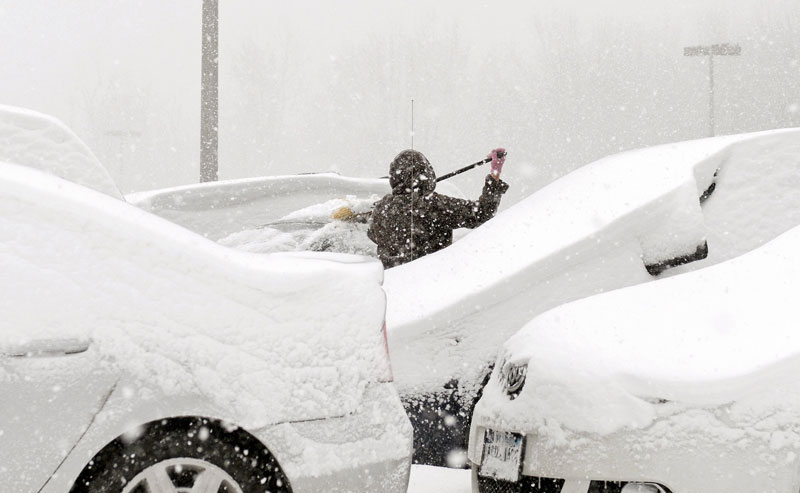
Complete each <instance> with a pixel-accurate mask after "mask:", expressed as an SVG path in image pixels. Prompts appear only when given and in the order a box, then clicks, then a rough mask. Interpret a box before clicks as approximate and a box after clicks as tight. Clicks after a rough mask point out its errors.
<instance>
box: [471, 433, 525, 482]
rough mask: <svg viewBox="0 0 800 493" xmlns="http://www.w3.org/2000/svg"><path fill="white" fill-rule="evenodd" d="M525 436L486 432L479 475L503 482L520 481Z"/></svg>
mask: <svg viewBox="0 0 800 493" xmlns="http://www.w3.org/2000/svg"><path fill="white" fill-rule="evenodd" d="M523 442H524V436H523V435H521V434H519V433H511V432H509V431H495V430H486V432H485V434H484V437H483V457H482V458H481V467H480V469H479V470H478V474H480V475H481V476H489V477H492V478H495V479H500V480H503V481H519V474H520V469H521V466H522V451H523Z"/></svg>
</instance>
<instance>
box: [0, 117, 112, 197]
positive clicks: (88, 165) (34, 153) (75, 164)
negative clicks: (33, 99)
mask: <svg viewBox="0 0 800 493" xmlns="http://www.w3.org/2000/svg"><path fill="white" fill-rule="evenodd" d="M0 162H9V163H14V164H19V165H21V166H28V167H30V168H34V169H38V170H40V171H44V172H46V173H50V174H52V175H55V176H58V177H61V178H63V179H65V180H69V181H71V182H73V183H78V184H80V185H84V186H87V187H89V188H92V189H94V190H97V191H98V192H103V193H105V194H107V195H110V196H112V197H116V198H119V199H121V198H122V194H121V193H120V192H119V190H118V189H117V186H116V185H115V184H114V180H112V178H111V175H109V174H108V171H106V169H105V168H104V167H103V166H102V165H101V164H100V162H99V161H98V160H97V158H96V157H95V156H94V154H92V151H90V150H89V148H88V147H87V146H86V144H84V143H83V141H81V139H80V138H78V136H77V135H75V134H74V133H73V132H72V130H70V129H69V128H67V127H66V126H65V125H64V124H63V123H61V122H60V121H58V120H56V119H55V118H53V117H51V116H48V115H43V114H41V113H37V112H35V111H31V110H26V109H22V108H15V107H11V106H2V105H0Z"/></svg>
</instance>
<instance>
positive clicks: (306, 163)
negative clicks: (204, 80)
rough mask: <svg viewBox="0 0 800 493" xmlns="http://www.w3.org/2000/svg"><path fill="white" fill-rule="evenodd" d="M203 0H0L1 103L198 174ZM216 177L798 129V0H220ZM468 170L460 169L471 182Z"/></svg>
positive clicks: (115, 165) (534, 178) (442, 165)
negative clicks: (712, 101)
mask: <svg viewBox="0 0 800 493" xmlns="http://www.w3.org/2000/svg"><path fill="white" fill-rule="evenodd" d="M200 4H201V2H200V0H175V1H157V0H150V1H143V0H141V1H132V0H131V1H113V0H73V1H70V2H63V1H55V0H35V1H29V2H20V1H15V0H0V42H2V46H3V48H2V49H0V63H2V66H3V67H4V71H3V72H4V75H3V77H0V103H2V104H10V105H16V106H24V107H29V108H33V109H36V110H39V111H43V112H46V113H50V114H54V115H55V116H57V117H59V118H61V119H62V120H63V121H65V122H66V123H67V124H68V125H70V126H71V127H72V128H73V129H74V130H75V131H76V132H77V133H78V134H79V135H80V136H81V137H82V138H84V140H86V141H87V143H88V144H89V145H90V147H92V148H93V150H94V151H95V152H96V154H98V156H99V157H100V158H101V160H102V161H103V162H104V163H105V164H106V166H107V167H108V168H109V170H110V171H111V173H112V175H114V177H115V179H116V180H117V181H118V182H120V183H121V185H122V188H123V189H124V190H125V191H133V190H142V189H148V188H155V187H161V186H168V185H174V184H180V183H190V182H195V181H196V180H197V175H198V167H199V166H198V156H199V152H198V150H197V149H198V146H199V143H198V141H199V136H198V133H199V131H198V127H199V102H198V98H199V73H200V53H199V49H200V32H199V30H200ZM221 4H222V5H221V7H220V70H221V98H220V105H221V108H220V112H221V122H220V133H221V134H220V145H221V149H220V153H221V161H220V175H221V177H222V178H233V177H241V176H254V175H263V174H284V173H294V172H307V171H325V170H337V171H339V172H342V173H346V174H354V175H361V176H380V175H383V174H384V173H385V167H386V164H387V163H388V161H389V160H390V159H391V158H392V157H393V156H394V155H395V154H396V153H397V152H398V151H400V150H402V148H404V147H407V146H408V142H409V135H408V128H407V127H408V123H409V122H408V117H409V115H408V100H409V99H411V98H412V97H413V98H415V100H416V104H417V109H418V111H417V115H416V117H417V118H416V120H417V134H416V137H415V143H416V144H417V146H416V147H417V148H418V149H420V150H422V151H423V152H425V153H426V154H428V156H429V157H430V158H431V160H432V162H433V163H434V165H435V166H436V168H437V171H438V172H440V173H444V172H446V171H449V170H451V169H453V168H455V167H457V166H460V165H463V164H467V163H469V162H473V161H475V160H476V159H478V158H480V157H482V155H483V154H485V153H486V151H488V150H489V149H491V148H492V147H495V146H498V145H505V146H506V147H508V148H509V149H510V150H511V157H510V158H509V166H508V173H507V174H508V177H509V180H512V181H513V180H516V184H517V186H515V187H513V188H512V191H514V194H515V195H514V197H515V198H516V199H518V198H520V197H521V196H523V195H525V194H527V193H530V192H531V191H533V190H535V189H536V188H539V187H541V186H542V185H544V184H546V183H547V182H549V181H551V180H552V179H554V178H555V177H557V176H559V175H561V174H564V173H565V172H567V171H569V170H571V169H574V168H575V167H577V166H580V165H582V164H585V163H586V162H588V161H591V160H593V159H597V158H599V157H601V156H603V155H605V154H608V153H610V152H616V151H618V150H621V149H627V148H631V147H639V146H643V145H650V144H655V143H661V142H669V141H673V140H682V139H688V138H696V137H703V136H705V135H706V129H707V99H706V94H705V92H704V91H705V87H706V85H705V84H706V80H705V77H706V73H707V70H706V67H705V65H704V62H703V61H702V60H699V59H685V58H683V56H682V47H683V46H686V45H691V44H698V43H712V42H720V41H735V42H739V43H741V44H742V47H743V56H742V57H740V59H738V60H720V62H719V63H718V64H717V69H718V78H719V87H718V89H719V91H718V114H717V119H718V123H719V132H720V133H731V132H739V131H751V130H760V129H765V128H774V127H779V126H791V125H800V119H798V114H797V103H800V94H799V93H798V91H799V90H800V82H798V80H800V77H798V75H800V67H798V58H800V49H798V46H797V43H798V41H797V40H798V39H800V36H798V34H800V32H799V29H800V28H798V27H797V25H798V24H799V23H800V22H798V21H800V16H799V13H800V5H799V4H800V2H797V1H796V0H701V1H698V0H661V1H634V0H602V1H582V0H569V1H562V0H558V1H556V0H550V1H544V0H542V1H536V2H528V1H493V2H471V1H449V0H448V1H437V2H426V1H421V0H417V1H402V2H401V1H395V2H389V1H351V2H345V1H336V2H332V1H293V2H279V1H257V0H221ZM480 181H481V176H480V173H476V174H474V175H470V176H465V177H461V178H459V182H458V184H459V185H461V186H462V188H464V189H465V190H466V191H468V192H471V191H473V189H475V192H477V189H478V188H479V184H480Z"/></svg>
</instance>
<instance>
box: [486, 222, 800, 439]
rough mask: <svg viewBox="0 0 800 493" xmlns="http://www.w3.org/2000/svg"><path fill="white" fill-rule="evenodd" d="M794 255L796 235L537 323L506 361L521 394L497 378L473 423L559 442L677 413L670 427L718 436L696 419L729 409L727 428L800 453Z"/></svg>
mask: <svg viewBox="0 0 800 493" xmlns="http://www.w3.org/2000/svg"><path fill="white" fill-rule="evenodd" d="M798 250H800V228H795V229H792V230H791V231H789V232H787V233H785V234H783V235H782V236H780V237H779V238H777V239H776V240H773V241H772V242H770V243H769V244H767V245H765V246H763V247H761V248H759V249H757V250H755V251H753V252H751V253H749V254H746V255H743V256H741V257H738V258H735V259H733V260H730V261H727V262H724V263H721V264H718V265H715V266H712V267H708V268H706V269H703V270H699V271H695V272H691V273H687V274H684V275H681V276H676V277H673V278H670V279H666V280H664V281H661V282H657V283H651V284H645V285H641V286H635V287H630V288H626V289H622V290H618V291H613V292H609V293H605V294H601V295H597V296H594V297H591V298H586V299H583V300H579V301H575V302H573V303H570V304H567V305H562V306H560V307H558V308H555V309H553V310H550V311H548V312H546V313H544V314H542V315H540V316H539V317H537V318H535V319H534V320H533V321H531V322H530V324H528V325H527V326H526V327H525V328H524V329H523V330H521V331H520V332H519V333H518V334H516V335H515V336H513V337H512V338H511V339H509V340H508V341H507V343H506V344H505V346H504V350H503V353H502V355H501V357H500V358H499V360H498V368H499V367H500V366H507V365H525V364H526V363H527V367H528V369H527V378H526V381H525V384H524V387H523V390H522V392H521V393H520V395H519V396H518V397H517V398H516V399H514V400H511V399H509V398H508V396H507V395H506V394H505V392H504V391H503V390H502V389H501V388H500V385H499V382H498V381H497V372H495V374H494V375H493V377H492V382H491V383H490V385H489V386H488V387H487V389H486V392H485V394H484V397H483V398H482V400H481V401H480V403H479V404H478V408H477V410H476V416H480V419H479V420H480V422H481V423H484V424H485V423H491V424H492V425H494V426H502V427H503V428H506V429H517V430H526V431H536V432H538V433H539V435H540V436H541V437H542V438H544V439H554V440H559V439H562V438H563V437H564V436H567V435H569V434H570V433H572V432H587V433H597V434H610V433H613V432H616V431H618V430H621V429H624V428H637V429H644V428H647V427H649V426H651V425H652V424H653V423H654V421H656V420H657V419H658V418H663V417H667V416H672V415H679V414H680V416H681V418H680V419H677V418H676V419H675V420H674V421H675V423H673V426H676V427H678V428H680V425H679V424H676V423H679V422H681V421H682V422H684V424H691V422H692V420H695V421H697V420H699V421H697V422H696V423H694V424H695V425H698V423H701V422H706V420H707V424H706V425H699V426H700V428H701V429H702V428H704V427H705V428H707V429H708V433H710V434H714V433H716V432H718V431H719V428H720V422H719V421H717V420H709V416H703V415H702V414H692V413H691V412H690V410H691V409H718V408H724V409H723V411H721V412H720V413H717V414H721V415H724V416H722V417H720V416H717V418H719V419H721V421H722V423H724V424H725V425H727V426H729V427H732V428H739V429H742V428H749V427H752V428H754V430H761V431H765V432H766V433H767V435H768V437H769V433H771V432H772V431H773V430H775V429H776V428H778V427H780V426H790V427H795V430H794V431H793V432H792V431H788V432H787V433H788V434H787V435H786V436H785V437H783V438H786V439H787V440H791V441H794V442H796V443H795V445H800V434H798V433H797V432H798V431H800V430H798V429H796V426H797V424H798V423H800V381H798V379H797V375H798V373H799V372H800V331H798V325H800V304H798V303H797V300H796V297H797V292H798V288H800V284H798V283H799V282H800V281H798V279H800V256H798V254H797V252H798ZM662 428H663V427H662ZM650 431H652V432H654V433H656V432H658V431H659V430H658V429H652V430H650ZM661 431H663V430H661ZM730 436H733V437H734V438H735V436H734V435H730ZM730 436H729V437H730Z"/></svg>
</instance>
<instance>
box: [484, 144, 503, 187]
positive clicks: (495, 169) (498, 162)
mask: <svg viewBox="0 0 800 493" xmlns="http://www.w3.org/2000/svg"><path fill="white" fill-rule="evenodd" d="M498 154H501V155H502V156H503V157H499V156H498ZM486 157H488V158H491V159H492V178H494V179H495V180H499V179H500V172H501V171H503V163H505V162H506V150H505V149H503V148H502V147H498V148H497V149H493V150H492V152H491V153H490V154H489V155H488V156H486Z"/></svg>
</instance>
